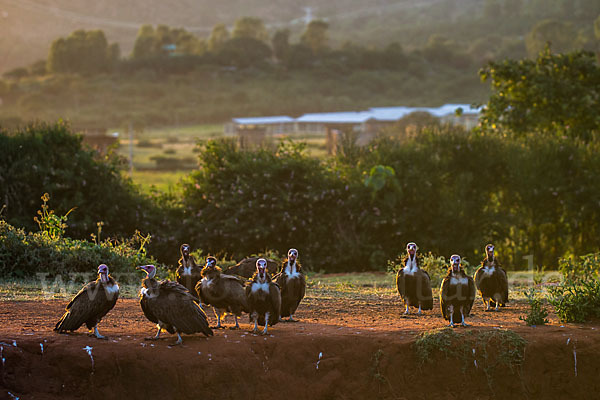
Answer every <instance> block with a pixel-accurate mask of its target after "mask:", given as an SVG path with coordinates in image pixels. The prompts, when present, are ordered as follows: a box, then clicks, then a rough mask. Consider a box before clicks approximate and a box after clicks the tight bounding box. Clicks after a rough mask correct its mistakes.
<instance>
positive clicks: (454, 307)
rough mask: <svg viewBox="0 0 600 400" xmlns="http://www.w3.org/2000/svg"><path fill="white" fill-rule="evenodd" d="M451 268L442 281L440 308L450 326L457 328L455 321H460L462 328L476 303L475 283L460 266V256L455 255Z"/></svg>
mask: <svg viewBox="0 0 600 400" xmlns="http://www.w3.org/2000/svg"><path fill="white" fill-rule="evenodd" d="M450 265H451V267H450V268H449V269H448V274H447V275H446V277H445V278H444V280H443V281H442V286H441V287H440V306H441V308H442V315H443V316H444V319H446V320H447V321H450V324H449V326H451V327H453V328H454V326H455V321H457V320H460V324H461V325H462V326H468V325H467V324H466V323H465V317H468V316H469V314H470V313H471V308H472V307H473V301H475V282H473V278H471V277H470V276H468V275H467V274H466V273H465V271H464V270H463V269H462V267H461V266H460V256H459V255H457V254H454V255H452V256H451V257H450Z"/></svg>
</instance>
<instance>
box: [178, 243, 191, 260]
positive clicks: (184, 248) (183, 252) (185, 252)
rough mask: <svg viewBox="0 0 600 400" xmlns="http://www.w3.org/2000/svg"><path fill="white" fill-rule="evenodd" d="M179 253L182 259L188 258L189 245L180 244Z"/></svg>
mask: <svg viewBox="0 0 600 400" xmlns="http://www.w3.org/2000/svg"><path fill="white" fill-rule="evenodd" d="M179 251H181V255H182V256H183V257H184V258H187V257H189V256H190V245H189V244H186V243H184V244H182V245H181V247H180V249H179Z"/></svg>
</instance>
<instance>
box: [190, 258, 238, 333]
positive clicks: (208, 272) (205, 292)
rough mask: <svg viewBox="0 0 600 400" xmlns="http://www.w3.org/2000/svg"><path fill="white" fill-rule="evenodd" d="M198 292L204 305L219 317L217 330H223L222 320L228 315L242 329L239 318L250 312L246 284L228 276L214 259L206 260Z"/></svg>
mask: <svg viewBox="0 0 600 400" xmlns="http://www.w3.org/2000/svg"><path fill="white" fill-rule="evenodd" d="M196 292H197V293H198V296H199V297H200V301H201V302H202V303H203V304H209V305H211V306H212V307H213V310H214V311H215V316H216V317H217V326H216V329H219V328H223V326H222V325H221V319H222V318H223V317H224V316H225V315H227V314H233V316H234V317H235V327H234V328H231V329H238V328H239V327H240V325H239V323H238V318H239V317H240V315H241V314H242V311H243V312H248V300H247V299H246V292H245V291H244V283H243V282H242V281H241V280H240V279H239V278H237V277H235V276H231V275H226V274H223V273H222V272H221V268H219V267H218V266H217V260H216V259H215V258H214V257H207V258H206V266H205V267H204V268H202V280H201V281H200V282H198V284H197V285H196Z"/></svg>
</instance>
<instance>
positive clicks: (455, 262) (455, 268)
mask: <svg viewBox="0 0 600 400" xmlns="http://www.w3.org/2000/svg"><path fill="white" fill-rule="evenodd" d="M450 265H451V266H452V272H460V256H459V255H458V254H453V255H452V256H450Z"/></svg>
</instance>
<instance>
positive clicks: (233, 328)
mask: <svg viewBox="0 0 600 400" xmlns="http://www.w3.org/2000/svg"><path fill="white" fill-rule="evenodd" d="M238 329H240V327H239V326H230V327H229V330H231V331H237V330H238Z"/></svg>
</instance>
